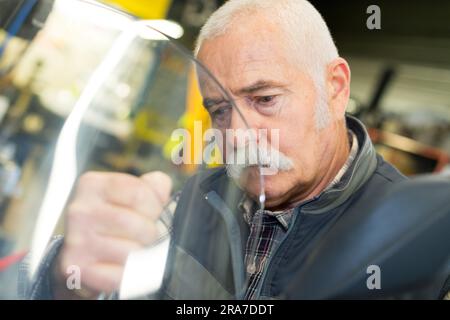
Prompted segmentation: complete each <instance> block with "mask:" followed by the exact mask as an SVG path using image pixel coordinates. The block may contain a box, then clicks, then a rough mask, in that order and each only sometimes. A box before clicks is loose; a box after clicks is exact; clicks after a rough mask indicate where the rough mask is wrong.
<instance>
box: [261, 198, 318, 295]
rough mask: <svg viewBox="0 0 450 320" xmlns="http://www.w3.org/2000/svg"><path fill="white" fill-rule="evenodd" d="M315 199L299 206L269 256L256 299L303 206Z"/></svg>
mask: <svg viewBox="0 0 450 320" xmlns="http://www.w3.org/2000/svg"><path fill="white" fill-rule="evenodd" d="M315 200H317V198H313V199H311V200H309V201H307V202H305V203H303V204H302V205H301V206H300V207H298V208H297V212H294V217H293V220H292V222H291V225H290V227H289V229H288V231H287V232H286V234H285V235H284V237H283V239H282V240H281V241H280V244H279V245H278V246H277V247H276V248H275V250H274V252H273V254H272V256H271V257H270V258H269V260H268V261H267V266H266V268H265V270H264V271H263V274H262V276H261V283H260V285H259V287H258V290H257V291H256V295H255V299H256V300H258V299H259V298H260V296H261V291H262V288H264V285H265V284H266V283H265V282H266V277H267V272H268V271H269V269H270V266H271V262H272V259H273V258H274V257H275V256H276V254H277V253H278V250H279V249H280V248H281V246H282V245H283V243H284V241H285V240H286V239H287V237H289V235H290V234H291V232H292V229H293V228H294V226H295V222H296V221H297V218H298V216H299V215H300V213H301V209H302V207H303V206H305V205H307V204H308V203H310V202H313V201H315Z"/></svg>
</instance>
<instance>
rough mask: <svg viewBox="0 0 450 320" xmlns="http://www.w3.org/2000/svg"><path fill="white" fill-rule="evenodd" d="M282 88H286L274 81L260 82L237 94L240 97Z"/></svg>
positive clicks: (240, 90) (242, 89) (238, 91)
mask: <svg viewBox="0 0 450 320" xmlns="http://www.w3.org/2000/svg"><path fill="white" fill-rule="evenodd" d="M282 87H284V85H283V84H281V83H277V82H274V81H268V80H258V81H256V82H255V83H253V84H251V85H249V86H248V87H244V88H241V89H239V90H237V94H238V95H243V94H251V93H255V92H258V91H261V90H266V89H272V88H282Z"/></svg>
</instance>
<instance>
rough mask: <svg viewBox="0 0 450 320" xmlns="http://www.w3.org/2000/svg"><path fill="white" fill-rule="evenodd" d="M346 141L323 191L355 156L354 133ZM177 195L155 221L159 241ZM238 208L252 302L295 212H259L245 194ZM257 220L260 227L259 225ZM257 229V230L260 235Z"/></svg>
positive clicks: (168, 229)
mask: <svg viewBox="0 0 450 320" xmlns="http://www.w3.org/2000/svg"><path fill="white" fill-rule="evenodd" d="M349 141H350V143H351V150H350V154H349V157H348V159H347V161H346V162H345V164H344V165H343V167H342V168H341V169H340V170H339V172H338V174H337V175H336V177H335V178H334V179H333V181H332V182H331V183H330V184H329V185H328V187H327V188H326V189H325V190H328V189H330V188H331V187H333V186H334V185H335V184H336V183H338V182H339V181H340V179H341V178H342V176H343V175H344V174H345V172H346V171H347V170H348V168H349V167H350V166H351V164H352V163H353V160H354V159H355V157H356V154H357V153H358V140H357V138H356V136H355V134H354V133H353V132H349ZM179 196H180V194H179V193H178V194H176V195H175V196H174V197H172V199H171V201H170V203H169V204H168V205H167V206H166V207H165V210H163V212H162V214H161V216H160V220H159V222H158V229H159V234H160V237H159V239H160V240H161V239H163V238H164V237H166V236H167V234H168V232H171V231H172V220H173V215H174V213H175V209H176V205H177V202H178V199H179ZM239 209H240V210H241V211H242V213H243V215H244V220H245V221H246V222H247V224H248V225H249V227H250V235H249V237H248V239H247V243H246V250H245V265H246V271H247V291H246V295H245V298H246V299H254V298H255V294H256V292H257V290H258V289H259V285H260V284H261V278H262V275H263V274H264V271H265V269H266V267H267V262H268V261H269V260H270V258H271V256H272V255H273V252H274V250H275V249H276V248H277V247H278V245H279V244H280V242H281V240H282V239H283V237H284V235H285V234H286V232H287V231H288V229H289V226H290V222H291V218H292V213H293V211H294V209H289V210H286V211H269V210H263V211H261V210H258V209H257V205H256V204H255V202H254V201H253V200H252V199H250V198H249V197H247V196H246V195H244V197H243V198H242V199H241V201H240V203H239ZM261 215H262V217H261ZM259 221H260V222H261V225H259ZM259 227H260V228H259ZM258 229H260V231H259V232H258ZM252 251H254V252H252Z"/></svg>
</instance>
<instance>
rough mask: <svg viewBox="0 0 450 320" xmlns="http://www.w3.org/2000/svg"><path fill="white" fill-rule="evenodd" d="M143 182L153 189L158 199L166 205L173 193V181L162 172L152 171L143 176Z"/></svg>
mask: <svg viewBox="0 0 450 320" xmlns="http://www.w3.org/2000/svg"><path fill="white" fill-rule="evenodd" d="M141 180H142V181H144V182H145V183H146V184H147V185H149V186H150V188H152V190H153V191H154V192H155V193H156V195H157V197H158V199H159V200H160V201H161V203H162V204H163V205H165V204H166V203H167V202H168V201H169V198H170V193H171V192H172V179H171V178H170V177H169V176H168V175H167V174H165V173H164V172H161V171H152V172H149V173H146V174H144V175H142V176H141Z"/></svg>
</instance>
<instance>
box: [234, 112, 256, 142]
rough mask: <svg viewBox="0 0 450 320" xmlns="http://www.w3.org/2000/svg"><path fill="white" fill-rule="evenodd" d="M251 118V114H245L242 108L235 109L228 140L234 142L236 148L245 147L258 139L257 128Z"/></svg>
mask: <svg viewBox="0 0 450 320" xmlns="http://www.w3.org/2000/svg"><path fill="white" fill-rule="evenodd" d="M244 119H245V120H244ZM249 120H250V117H249V115H245V114H244V113H243V111H242V110H241V109H239V110H237V109H233V112H232V113H231V121H230V127H229V130H227V131H228V134H227V135H228V136H229V138H228V141H229V142H232V143H233V144H234V146H235V147H236V148H239V147H244V146H246V145H248V144H249V143H250V141H253V140H255V139H256V136H255V135H256V130H255V128H253V127H252V123H251V122H249Z"/></svg>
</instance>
